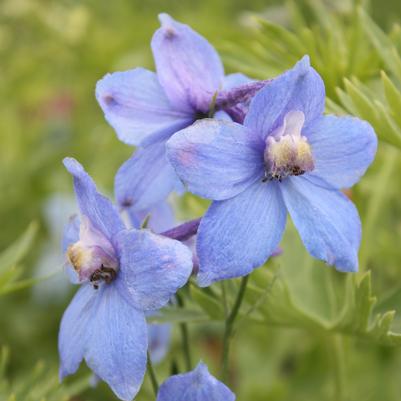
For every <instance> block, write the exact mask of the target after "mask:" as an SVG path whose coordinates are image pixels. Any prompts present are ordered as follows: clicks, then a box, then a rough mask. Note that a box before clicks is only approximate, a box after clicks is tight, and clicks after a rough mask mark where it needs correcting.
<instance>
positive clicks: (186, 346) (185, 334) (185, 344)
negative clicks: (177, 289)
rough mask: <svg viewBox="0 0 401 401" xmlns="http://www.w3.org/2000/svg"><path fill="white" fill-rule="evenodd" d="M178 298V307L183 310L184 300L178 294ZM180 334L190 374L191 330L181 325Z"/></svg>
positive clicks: (183, 324)
mask: <svg viewBox="0 0 401 401" xmlns="http://www.w3.org/2000/svg"><path fill="white" fill-rule="evenodd" d="M176 298H177V303H178V306H179V307H180V308H183V307H184V300H183V299H182V296H181V295H179V294H176ZM180 332H181V342H182V348H183V352H184V359H185V368H186V370H187V371H188V372H189V371H190V370H191V369H192V358H191V346H190V343H189V330H188V325H187V324H186V323H185V322H183V323H180Z"/></svg>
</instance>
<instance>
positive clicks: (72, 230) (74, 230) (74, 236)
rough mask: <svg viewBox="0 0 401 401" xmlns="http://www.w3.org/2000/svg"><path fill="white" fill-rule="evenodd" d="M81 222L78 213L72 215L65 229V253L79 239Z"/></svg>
mask: <svg viewBox="0 0 401 401" xmlns="http://www.w3.org/2000/svg"><path fill="white" fill-rule="evenodd" d="M80 224H81V219H80V218H79V216H78V215H77V214H74V215H72V216H71V217H70V218H69V220H68V223H67V224H66V226H65V227H64V231H63V238H62V244H61V247H62V250H63V253H66V252H67V249H68V247H69V246H70V245H72V244H74V243H75V242H77V241H78V240H79V226H80Z"/></svg>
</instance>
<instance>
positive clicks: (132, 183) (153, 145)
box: [96, 14, 260, 211]
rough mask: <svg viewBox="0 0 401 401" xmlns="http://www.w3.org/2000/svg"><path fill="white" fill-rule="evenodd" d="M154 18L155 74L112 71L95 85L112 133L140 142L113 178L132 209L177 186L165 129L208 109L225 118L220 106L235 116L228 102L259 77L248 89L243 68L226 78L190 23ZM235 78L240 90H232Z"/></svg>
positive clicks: (238, 97)
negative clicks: (167, 148) (158, 22)
mask: <svg viewBox="0 0 401 401" xmlns="http://www.w3.org/2000/svg"><path fill="white" fill-rule="evenodd" d="M159 18H160V21H161V27H160V28H159V29H158V30H157V31H156V32H155V34H154V36H153V39H152V43H151V46H152V51H153V56H154V60H155V64H156V71H157V72H156V73H154V72H151V71H148V70H146V69H143V68H135V69H133V70H130V71H125V72H115V73H113V74H107V75H106V76H105V77H104V78H103V79H102V80H100V81H99V82H98V84H97V87H96V97H97V100H98V102H99V104H100V106H101V107H102V109H103V111H104V113H105V117H106V120H107V121H108V122H109V123H110V125H111V126H112V127H113V128H114V129H115V131H116V133H117V136H118V138H119V139H120V140H121V141H123V142H125V143H127V144H129V145H135V146H140V148H139V149H138V150H137V151H136V152H135V153H134V154H133V156H132V157H131V158H130V159H129V160H128V161H126V162H125V163H124V164H123V165H122V166H121V168H120V170H119V171H118V173H117V175H116V180H115V193H116V198H117V203H118V204H119V205H120V207H121V206H122V207H126V208H128V207H131V208H132V209H133V210H134V211H141V210H144V209H148V208H149V207H151V206H153V205H154V204H157V203H158V202H159V201H160V200H162V199H164V198H165V197H166V196H167V195H168V194H169V193H170V192H171V191H172V190H173V189H178V190H182V185H181V183H180V181H179V180H178V178H177V176H176V174H175V172H174V170H173V168H172V167H171V166H170V164H169V163H168V160H167V159H166V156H165V143H166V140H167V139H168V138H169V137H170V136H171V135H173V134H174V133H175V132H177V131H179V130H180V129H182V128H185V127H187V126H189V125H191V124H192V123H194V122H195V121H196V120H197V119H200V118H204V117H207V116H209V115H210V114H213V113H214V110H212V109H215V110H216V113H214V115H215V116H216V117H218V118H228V119H230V117H229V116H228V114H227V113H225V112H224V111H223V110H222V109H223V108H224V109H225V110H227V111H228V112H231V113H232V114H233V115H236V113H237V112H238V110H237V109H238V108H240V107H239V106H238V107H237V108H236V107H235V106H233V105H235V104H236V103H237V101H238V102H239V100H241V99H242V100H243V101H244V99H245V100H246V99H249V96H250V94H253V93H254V92H255V90H256V89H259V88H260V85H259V84H258V83H255V84H249V85H250V86H249V88H248V86H247V85H246V83H247V82H249V81H250V80H249V79H248V78H247V77H245V76H244V75H242V74H231V75H228V76H225V75H224V69H223V65H222V63H221V60H220V58H219V56H218V54H217V52H216V50H215V49H214V48H213V47H212V45H211V44H210V43H209V42H208V41H207V40H206V39H205V38H203V37H202V36H201V35H199V34H198V33H196V32H195V31H193V30H192V29H191V28H190V27H189V26H187V25H184V24H182V23H179V22H177V21H175V20H174V19H173V18H171V17H170V16H169V15H167V14H161V15H160V16H159ZM242 84H245V87H243V89H242V90H239V89H238V90H237V91H235V90H234V88H235V87H237V86H238V85H242ZM255 85H256V86H255ZM258 85H259V86H258ZM224 90H234V92H232V91H231V92H229V93H225V92H224ZM219 91H220V92H219ZM217 93H219V94H220V96H217ZM216 96H217V97H216ZM219 104H221V107H219ZM239 104H240V105H241V104H242V103H241V102H239ZM239 111H240V112H241V109H240V110H239Z"/></svg>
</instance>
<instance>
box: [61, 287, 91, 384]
mask: <svg viewBox="0 0 401 401" xmlns="http://www.w3.org/2000/svg"><path fill="white" fill-rule="evenodd" d="M97 295H98V293H97V291H96V290H94V289H93V287H92V285H90V284H85V285H83V286H82V287H81V288H80V289H79V290H78V291H77V293H76V294H75V296H74V298H73V299H72V301H71V303H70V304H69V305H68V308H67V309H66V311H65V312H64V315H63V318H62V320H61V324H60V331H59V337H58V348H59V354H60V379H63V378H64V377H65V376H68V375H71V374H73V373H75V372H76V371H77V369H78V367H79V365H80V363H81V361H82V359H83V358H84V353H85V346H86V344H87V340H88V339H89V338H90V336H91V329H92V327H91V321H92V317H93V316H94V315H95V313H96V309H95V305H96V303H97V300H98V299H97Z"/></svg>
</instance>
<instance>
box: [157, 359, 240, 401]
mask: <svg viewBox="0 0 401 401" xmlns="http://www.w3.org/2000/svg"><path fill="white" fill-rule="evenodd" d="M156 401H235V394H234V393H233V392H232V391H231V390H230V389H229V388H228V387H227V386H226V385H225V384H224V383H222V382H220V381H218V380H217V379H216V378H215V377H213V376H212V375H211V374H210V373H209V371H208V369H207V366H206V365H205V364H204V363H202V362H200V363H199V364H198V366H197V367H196V368H195V369H194V370H193V371H191V372H188V373H184V374H179V375H175V376H171V377H170V378H169V379H167V380H166V381H165V382H164V383H163V384H162V385H161V386H160V389H159V393H158V395H157V399H156Z"/></svg>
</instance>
